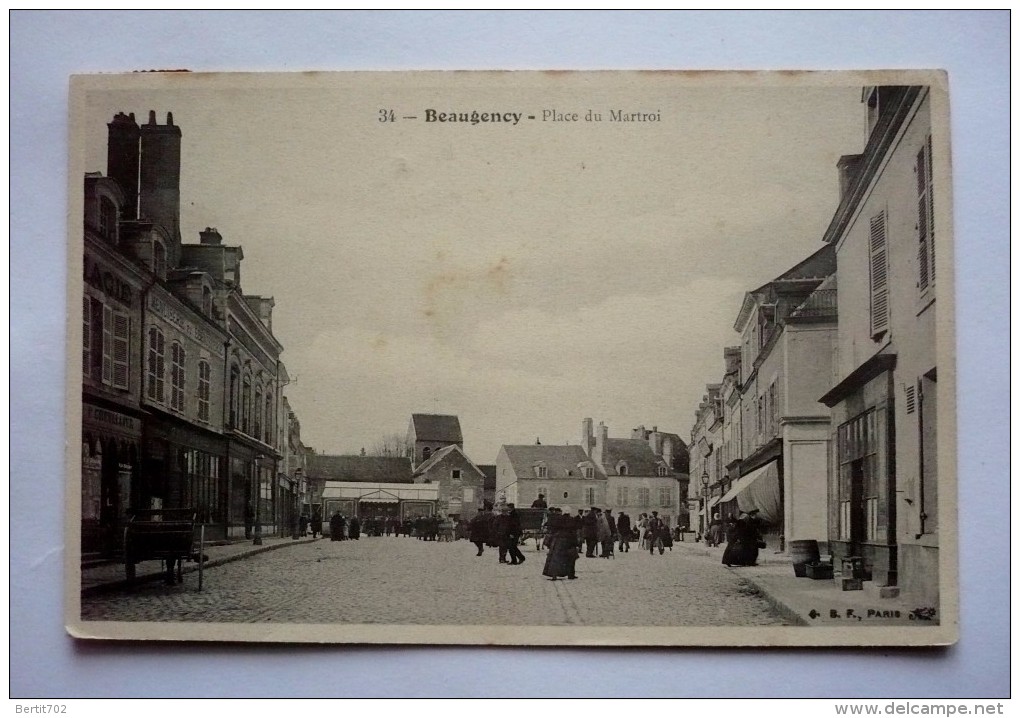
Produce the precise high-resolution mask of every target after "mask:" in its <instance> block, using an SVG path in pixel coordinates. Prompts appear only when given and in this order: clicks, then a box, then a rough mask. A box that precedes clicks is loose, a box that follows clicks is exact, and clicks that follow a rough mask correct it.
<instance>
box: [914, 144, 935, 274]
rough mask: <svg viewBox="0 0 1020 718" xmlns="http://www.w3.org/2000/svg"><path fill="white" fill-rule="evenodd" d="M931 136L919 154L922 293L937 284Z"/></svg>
mask: <svg viewBox="0 0 1020 718" xmlns="http://www.w3.org/2000/svg"><path fill="white" fill-rule="evenodd" d="M931 159H932V158H931V136H929V137H928V138H927V139H926V140H925V143H924V146H923V147H921V149H920V150H919V151H918V153H917V162H916V163H915V165H914V175H915V176H916V178H917V268H918V282H917V286H918V287H919V288H920V290H921V291H922V292H924V291H926V290H927V289H928V288H929V287H930V286H931V285H933V284H935V204H934V202H933V201H932V200H933V197H932V194H933V192H932V168H931Z"/></svg>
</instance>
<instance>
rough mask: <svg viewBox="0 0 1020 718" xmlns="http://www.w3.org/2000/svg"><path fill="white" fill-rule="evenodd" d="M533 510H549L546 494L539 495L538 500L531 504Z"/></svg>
mask: <svg viewBox="0 0 1020 718" xmlns="http://www.w3.org/2000/svg"><path fill="white" fill-rule="evenodd" d="M531 508H533V509H547V508H549V504H547V503H546V501H545V494H539V495H538V498H537V499H535V500H534V501H532V502H531Z"/></svg>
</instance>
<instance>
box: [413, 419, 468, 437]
mask: <svg viewBox="0 0 1020 718" xmlns="http://www.w3.org/2000/svg"><path fill="white" fill-rule="evenodd" d="M411 426H412V428H413V429H414V439H415V441H450V442H453V443H460V444H462V443H464V435H463V434H461V433H460V419H458V418H457V417H456V416H451V415H449V414H411Z"/></svg>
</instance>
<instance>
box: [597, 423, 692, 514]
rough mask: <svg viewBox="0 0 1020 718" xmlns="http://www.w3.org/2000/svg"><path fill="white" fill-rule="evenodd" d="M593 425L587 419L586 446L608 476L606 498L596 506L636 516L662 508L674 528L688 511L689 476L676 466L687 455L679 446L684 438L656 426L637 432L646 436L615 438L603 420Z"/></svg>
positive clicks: (640, 428) (659, 511)
mask: <svg viewBox="0 0 1020 718" xmlns="http://www.w3.org/2000/svg"><path fill="white" fill-rule="evenodd" d="M592 424H593V422H592V420H591V419H587V418H586V419H584V420H583V421H582V422H581V447H582V448H583V449H584V450H585V453H586V455H587V456H588V457H589V458H590V459H591V460H592V461H593V462H594V463H595V464H596V466H597V467H598V468H599V469H600V470H601V471H602V473H603V474H605V476H606V480H607V485H606V500H605V502H604V503H601V504H593V505H596V506H599V507H601V508H611V509H613V511H614V512H617V513H618V512H620V511H626V512H627V513H628V514H630V515H631V516H634V517H636V516H638V515H639V514H642V513H651V512H652V511H657V512H658V514H659V517H660V518H661V519H662V520H663V521H665V522H666V523H667V524H668V525H669V526H671V527H672V526H676V525H678V522H679V521H680V519H681V517H682V516H686V513H687V507H686V506H685V505H683V503H682V502H686V494H687V491H686V486H683V485H682V484H683V482H684V480H685V479H686V476H685V475H684V474H681V472H679V471H677V470H675V469H674V468H673V464H674V462H680V461H682V458H680V457H682V456H683V455H684V453H685V451H684V450H682V449H680V447H674V442H675V441H678V440H679V437H675V435H667V434H661V433H660V432H659V431H658V428H657V427H656V429H655V430H654V431H651V432H647V433H646V432H645V430H644V428H643V427H639V428H638V429H635V430H634V431H633V432H632V436H636V435H640V437H641V438H630V439H610V438H609V428H608V427H607V426H606V425H605V424H604V423H601V422H600V423H599V425H598V426H597V427H593V426H592ZM674 437H675V438H674ZM664 446H665V447H666V448H667V449H668V451H667V452H666V453H663V448H664ZM685 448H686V447H685ZM656 449H657V450H658V451H656Z"/></svg>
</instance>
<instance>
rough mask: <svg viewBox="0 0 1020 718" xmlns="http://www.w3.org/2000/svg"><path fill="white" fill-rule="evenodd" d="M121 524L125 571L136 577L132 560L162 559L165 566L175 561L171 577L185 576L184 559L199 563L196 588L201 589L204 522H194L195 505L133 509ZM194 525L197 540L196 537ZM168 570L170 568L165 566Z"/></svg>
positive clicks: (136, 561)
mask: <svg viewBox="0 0 1020 718" xmlns="http://www.w3.org/2000/svg"><path fill="white" fill-rule="evenodd" d="M128 513H129V514H130V520H129V521H128V524H127V526H126V527H125V528H124V571H125V573H126V574H127V579H128V581H133V580H134V579H135V564H137V563H140V562H142V561H156V560H159V561H163V562H164V568H165V570H167V567H168V565H169V564H171V563H176V569H175V571H174V574H173V575H174V577H175V578H176V580H177V582H178V583H181V582H183V580H184V569H183V564H184V561H186V560H194V561H196V562H197V563H198V590H199V591H201V590H202V578H203V575H202V574H203V566H204V563H205V526H204V525H203V524H199V525H197V526H196V523H195V516H196V514H195V510H194V509H190V508H187V509H132V510H130V511H129V512H128ZM196 529H197V534H198V536H197V540H196ZM167 573H169V570H167Z"/></svg>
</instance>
